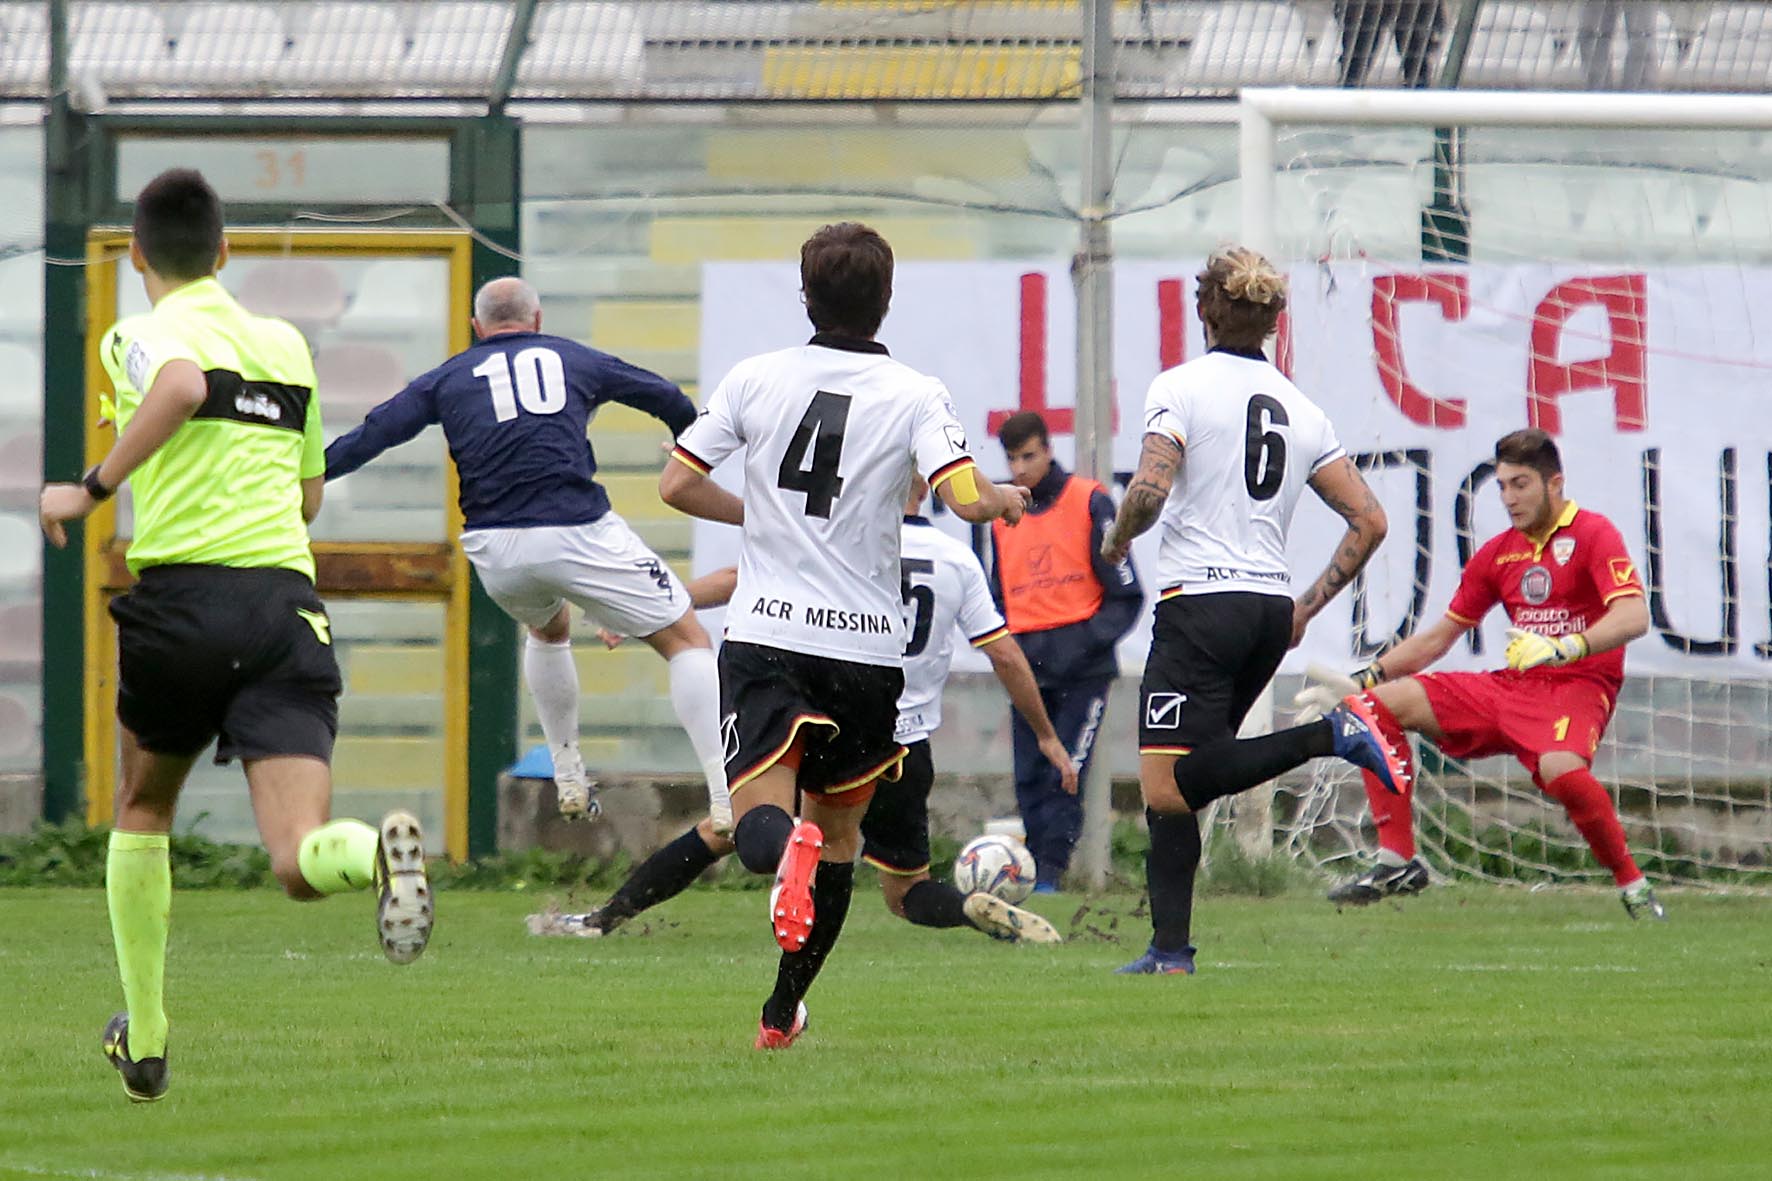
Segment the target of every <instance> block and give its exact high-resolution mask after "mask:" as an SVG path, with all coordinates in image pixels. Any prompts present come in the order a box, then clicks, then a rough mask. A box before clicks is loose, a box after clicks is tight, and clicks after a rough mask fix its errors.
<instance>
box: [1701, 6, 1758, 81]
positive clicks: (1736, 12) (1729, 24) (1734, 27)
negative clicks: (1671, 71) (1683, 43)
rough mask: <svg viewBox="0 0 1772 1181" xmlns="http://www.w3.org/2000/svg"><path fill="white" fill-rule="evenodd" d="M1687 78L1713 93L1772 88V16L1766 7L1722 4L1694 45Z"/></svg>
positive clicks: (1702, 28) (1713, 13) (1703, 27)
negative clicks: (1716, 91) (1717, 91)
mask: <svg viewBox="0 0 1772 1181" xmlns="http://www.w3.org/2000/svg"><path fill="white" fill-rule="evenodd" d="M1684 78H1685V79H1686V80H1688V81H1689V82H1690V83H1691V84H1692V85H1693V86H1697V87H1701V88H1703V89H1713V90H1736V89H1748V90H1753V91H1758V92H1764V91H1766V90H1767V89H1769V88H1772V12H1769V11H1767V8H1766V6H1765V5H1764V4H1719V5H1717V6H1716V7H1715V9H1714V10H1713V11H1712V12H1711V14H1710V16H1709V17H1707V18H1706V19H1705V22H1704V24H1703V26H1702V27H1700V29H1699V30H1698V37H1697V39H1696V40H1695V41H1694V42H1693V45H1692V52H1691V56H1690V57H1689V58H1688V63H1687V69H1686V73H1685V75H1684Z"/></svg>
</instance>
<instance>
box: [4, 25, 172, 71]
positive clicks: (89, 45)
mask: <svg viewBox="0 0 1772 1181" xmlns="http://www.w3.org/2000/svg"><path fill="white" fill-rule="evenodd" d="M69 7H70V12H69V17H68V69H69V70H70V71H71V72H72V73H73V75H74V76H75V78H76V79H81V78H86V79H91V80H92V81H94V82H96V83H98V84H99V86H100V87H101V88H112V87H115V88H117V89H120V90H128V89H130V88H131V87H132V86H133V85H135V84H139V83H143V82H147V81H149V80H152V79H156V78H161V77H164V76H165V74H166V71H167V69H168V67H169V64H170V59H169V57H168V43H167V39H166V26H165V25H164V24H162V23H161V20H160V14H159V12H158V11H157V10H156V6H155V5H152V4H74V5H70V6H69ZM6 8H7V19H8V24H9V28H8V29H7V30H6V32H7V36H6V37H5V39H4V41H3V42H0V93H4V92H6V91H9V90H16V91H20V92H24V93H34V92H40V91H41V90H42V89H43V88H44V87H45V86H47V85H48V82H49V17H48V8H49V6H48V5H47V4H9V5H7V6H6Z"/></svg>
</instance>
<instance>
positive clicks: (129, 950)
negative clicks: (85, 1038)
mask: <svg viewBox="0 0 1772 1181" xmlns="http://www.w3.org/2000/svg"><path fill="white" fill-rule="evenodd" d="M166 850H167V839H166V834H165V833H163V832H118V831H113V832H112V833H111V846H110V852H109V855H108V856H107V857H106V858H105V898H106V900H107V901H109V903H110V906H111V937H112V938H113V939H114V940H115V941H116V944H117V974H118V975H119V976H121V977H122V978H123V1003H124V1006H125V1007H126V1008H127V1009H128V1010H129V1053H130V1056H131V1057H133V1058H136V1059H137V1060H139V1059H142V1058H159V1057H161V1056H162V1055H164V1054H165V1053H166V1007H165V1003H164V995H165V991H164V990H165V985H166V932H167V929H168V928H169V927H170V926H171V925H172V863H171V862H170V861H169V860H168V858H167V852H166Z"/></svg>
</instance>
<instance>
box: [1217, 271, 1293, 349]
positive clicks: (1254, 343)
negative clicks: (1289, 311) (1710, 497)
mask: <svg viewBox="0 0 1772 1181" xmlns="http://www.w3.org/2000/svg"><path fill="white" fill-rule="evenodd" d="M1195 280H1196V281H1197V282H1198V284H1199V287H1198V288H1197V290H1196V294H1195V300H1196V302H1197V304H1198V307H1199V312H1200V318H1201V319H1202V320H1203V321H1205V323H1206V325H1207V327H1209V328H1210V329H1211V330H1212V336H1213V339H1214V340H1215V341H1216V342H1217V343H1218V344H1220V345H1224V346H1226V347H1229V348H1235V349H1243V350H1257V349H1260V348H1261V345H1262V342H1263V341H1265V340H1267V338H1268V337H1270V336H1272V335H1273V334H1274V329H1275V327H1276V326H1277V325H1278V324H1279V321H1280V313H1281V312H1283V311H1285V310H1286V276H1285V275H1284V274H1282V273H1281V272H1280V270H1279V268H1277V267H1276V266H1274V264H1273V263H1271V262H1269V261H1268V260H1267V258H1266V257H1265V256H1264V255H1262V254H1261V253H1259V252H1257V251H1254V250H1251V249H1249V248H1248V247H1247V246H1226V247H1222V248H1221V249H1218V250H1215V251H1213V253H1212V256H1211V257H1210V258H1208V259H1207V260H1206V268H1205V269H1204V270H1202V271H1201V272H1200V273H1199V274H1198V275H1196V276H1195Z"/></svg>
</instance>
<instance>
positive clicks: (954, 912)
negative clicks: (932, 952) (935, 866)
mask: <svg viewBox="0 0 1772 1181" xmlns="http://www.w3.org/2000/svg"><path fill="white" fill-rule="evenodd" d="M904 917H905V918H907V919H909V920H910V921H911V922H913V923H915V924H917V925H918V926H919V927H963V926H965V925H966V895H964V894H962V893H960V891H958V890H956V889H954V888H953V887H952V886H950V885H948V884H947V883H946V882H938V881H936V880H935V879H934V878H925V879H924V880H922V881H920V882H918V883H917V884H916V885H914V886H912V887H911V888H910V889H909V890H906V891H905V895H904Z"/></svg>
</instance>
